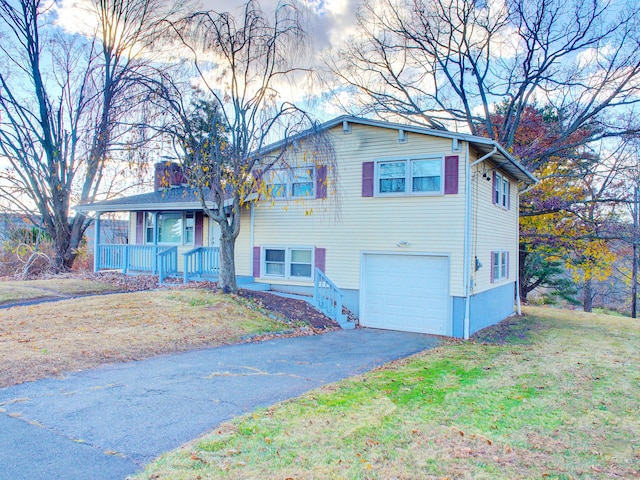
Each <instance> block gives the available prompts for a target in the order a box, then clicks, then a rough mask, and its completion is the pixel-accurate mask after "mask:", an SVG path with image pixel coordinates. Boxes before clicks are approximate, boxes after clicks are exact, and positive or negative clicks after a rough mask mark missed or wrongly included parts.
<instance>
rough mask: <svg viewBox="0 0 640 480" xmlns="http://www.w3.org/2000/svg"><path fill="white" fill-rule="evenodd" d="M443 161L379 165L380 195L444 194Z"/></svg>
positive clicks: (394, 161)
mask: <svg viewBox="0 0 640 480" xmlns="http://www.w3.org/2000/svg"><path fill="white" fill-rule="evenodd" d="M442 184H443V181H442V159H441V158H417V159H408V160H393V161H382V162H378V163H377V187H378V192H377V193H378V194H381V195H386V194H396V195H397V194H428V193H434V194H438V193H442Z"/></svg>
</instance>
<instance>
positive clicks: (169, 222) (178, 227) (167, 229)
mask: <svg viewBox="0 0 640 480" xmlns="http://www.w3.org/2000/svg"><path fill="white" fill-rule="evenodd" d="M157 221H158V243H176V244H178V243H182V213H159V214H158V220H157Z"/></svg>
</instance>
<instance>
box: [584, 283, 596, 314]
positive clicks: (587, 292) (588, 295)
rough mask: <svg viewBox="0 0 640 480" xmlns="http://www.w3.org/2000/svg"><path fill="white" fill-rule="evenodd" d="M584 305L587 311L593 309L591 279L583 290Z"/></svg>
mask: <svg viewBox="0 0 640 480" xmlns="http://www.w3.org/2000/svg"><path fill="white" fill-rule="evenodd" d="M582 295H583V296H582V307H583V309H584V311H585V312H591V310H593V289H592V285H591V280H587V281H586V282H585V284H584V289H583V290H582Z"/></svg>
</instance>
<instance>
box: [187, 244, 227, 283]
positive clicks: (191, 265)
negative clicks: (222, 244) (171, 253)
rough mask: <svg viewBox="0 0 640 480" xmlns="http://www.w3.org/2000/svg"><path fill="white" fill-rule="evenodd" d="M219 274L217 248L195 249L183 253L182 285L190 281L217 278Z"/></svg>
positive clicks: (218, 251) (218, 250)
mask: <svg viewBox="0 0 640 480" xmlns="http://www.w3.org/2000/svg"><path fill="white" fill-rule="evenodd" d="M219 274H220V249H219V248H217V247H196V248H193V249H191V250H189V251H188V252H185V253H184V272H183V276H184V283H188V282H189V280H192V279H199V280H200V279H203V278H207V277H209V278H211V277H217V276H218V275H219Z"/></svg>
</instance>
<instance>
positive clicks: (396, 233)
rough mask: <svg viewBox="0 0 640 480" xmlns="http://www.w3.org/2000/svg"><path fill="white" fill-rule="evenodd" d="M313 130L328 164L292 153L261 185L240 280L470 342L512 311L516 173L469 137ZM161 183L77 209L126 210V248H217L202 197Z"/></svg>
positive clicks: (510, 162)
mask: <svg viewBox="0 0 640 480" xmlns="http://www.w3.org/2000/svg"><path fill="white" fill-rule="evenodd" d="M322 129H323V130H324V131H326V132H327V133H328V134H329V135H330V138H331V139H332V143H333V147H334V155H335V158H336V161H335V164H333V165H331V166H327V165H322V164H320V163H318V161H317V160H313V158H312V157H313V155H308V153H309V152H305V151H304V149H301V151H300V152H299V153H296V152H295V149H292V153H291V155H294V156H295V155H299V158H298V159H297V160H295V161H292V160H291V159H289V160H288V162H287V165H288V166H287V168H282V169H279V168H274V169H272V170H271V171H270V172H269V174H268V175H267V174H265V177H264V181H265V182H267V187H268V191H269V192H270V195H268V197H267V198H263V197H257V198H256V199H255V200H254V201H251V202H249V206H248V208H247V209H246V210H245V211H243V212H242V214H241V233H240V236H239V238H238V239H237V242H236V250H235V252H236V258H235V260H236V273H237V274H238V275H240V276H244V277H252V278H253V280H254V281H255V282H256V283H259V284H265V288H269V289H271V290H276V291H284V292H292V293H312V292H313V289H314V282H315V281H316V280H317V278H316V277H317V275H316V269H319V270H320V271H321V272H324V275H326V277H328V278H329V279H330V280H331V282H333V284H335V286H337V287H338V288H339V289H340V291H341V292H342V295H343V301H344V304H345V305H346V306H347V307H348V308H349V309H350V310H352V311H353V312H354V313H356V314H357V316H358V317H359V319H360V324H361V325H362V326H366V327H371V328H385V329H396V330H406V331H413V332H421V333H430V334H436V335H445V336H455V337H464V338H468V336H469V335H471V334H473V333H474V332H476V331H477V330H479V329H481V328H484V327H486V326H488V325H492V324H494V323H497V322H498V321H500V320H502V319H504V318H505V317H507V316H509V315H511V314H513V312H514V300H515V298H516V292H517V288H516V282H517V278H518V275H517V271H518V196H519V189H520V188H525V187H526V186H528V185H531V184H533V183H534V182H535V181H536V179H535V178H534V177H533V176H532V175H531V174H530V173H529V172H527V170H526V169H525V168H524V167H523V166H522V165H520V164H519V163H518V162H517V161H516V160H515V159H513V158H512V157H511V156H510V155H509V154H508V152H506V151H505V150H504V149H503V148H502V147H501V146H499V145H498V144H496V143H495V142H494V141H493V140H489V139H486V138H481V137H476V136H471V135H465V134H459V133H452V132H445V131H434V130H429V129H425V128H422V127H413V126H407V125H401V124H393V123H388V122H382V121H375V120H366V119H361V118H356V117H346V116H345V117H339V118H336V119H334V120H332V121H329V122H327V123H325V124H324V125H323V126H322ZM301 140H304V138H303V137H302V138H301ZM279 148H281V145H280V144H278V143H276V144H274V145H272V146H271V147H269V148H267V149H266V150H265V151H264V152H263V153H264V155H268V154H269V153H270V152H273V151H277V150H278V149H279ZM307 158H308V159H309V160H308V161H307V160H306V159H307ZM160 168H163V167H162V166H161V167H160ZM161 173H162V172H161ZM164 174H165V175H166V171H165V172H164ZM176 175H178V176H179V173H178V174H176ZM156 176H158V173H156ZM174 176H175V175H174ZM172 183H174V184H175V185H174V188H173V189H169V190H167V189H164V190H162V189H159V190H158V191H156V192H153V193H150V194H144V195H141V196H136V197H129V198H125V199H118V200H111V201H106V202H100V203H94V204H92V205H86V206H83V207H81V208H82V209H84V210H93V211H96V212H98V213H100V212H106V211H113V210H118V211H123V210H128V211H130V212H131V217H130V218H131V222H130V224H131V226H130V234H129V242H130V243H131V244H134V245H136V244H137V245H145V244H146V245H153V246H155V247H162V246H175V247H176V251H177V253H178V256H180V254H181V253H186V251H187V250H189V249H192V250H193V249H198V248H199V246H200V245H202V246H204V247H206V246H212V247H215V246H216V242H217V239H216V236H217V235H218V233H217V229H216V226H215V225H214V224H213V222H208V219H207V218H206V217H203V215H202V209H201V208H199V206H198V201H199V200H198V199H196V198H194V197H193V196H192V195H191V194H190V193H189V189H188V188H187V187H185V186H178V185H179V184H180V182H179V181H176V182H172ZM328 187H330V188H328ZM145 195H146V196H145ZM157 252H158V251H156V253H157ZM186 258H187V257H185V259H186ZM186 261H187V260H182V259H180V260H178V265H179V266H178V269H180V270H184V269H185V268H187V267H186V264H185V263H184V262H186Z"/></svg>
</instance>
